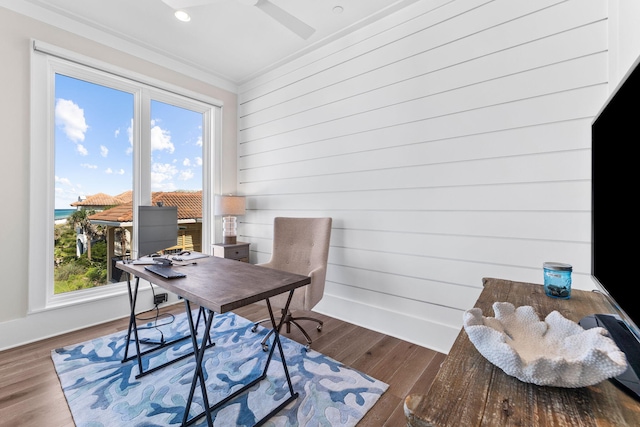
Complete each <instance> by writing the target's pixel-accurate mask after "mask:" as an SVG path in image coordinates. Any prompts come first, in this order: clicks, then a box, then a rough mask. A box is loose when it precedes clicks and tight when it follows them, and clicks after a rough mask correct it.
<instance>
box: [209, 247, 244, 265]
mask: <svg viewBox="0 0 640 427" xmlns="http://www.w3.org/2000/svg"><path fill="white" fill-rule="evenodd" d="M213 256H217V257H219V258H228V259H235V260H238V261H243V262H249V243H242V242H238V243H234V244H226V245H225V244H223V243H216V244H214V245H213Z"/></svg>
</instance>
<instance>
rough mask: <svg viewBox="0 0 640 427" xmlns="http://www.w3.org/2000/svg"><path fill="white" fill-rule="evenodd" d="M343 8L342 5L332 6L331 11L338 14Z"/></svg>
mask: <svg viewBox="0 0 640 427" xmlns="http://www.w3.org/2000/svg"><path fill="white" fill-rule="evenodd" d="M343 10H344V8H343V7H342V6H336V7H334V8H333V13H335V14H336V15H339V14H341V13H342V11H343Z"/></svg>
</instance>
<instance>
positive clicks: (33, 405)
mask: <svg viewBox="0 0 640 427" xmlns="http://www.w3.org/2000/svg"><path fill="white" fill-rule="evenodd" d="M162 312H170V313H174V314H179V313H182V312H184V305H183V304H182V303H178V304H174V305H171V306H168V307H165V308H163V309H162ZM236 314H238V315H240V316H242V317H245V318H246V319H249V320H251V321H257V320H260V319H263V318H265V317H267V309H266V307H265V306H263V305H259V304H253V305H250V306H247V307H243V308H241V309H239V310H237V311H236ZM294 314H299V315H308V316H310V317H316V318H319V319H320V320H322V321H323V322H324V326H323V329H322V331H321V332H318V331H317V330H316V329H315V325H314V324H312V323H311V322H307V321H302V322H301V324H302V325H303V327H305V329H306V330H307V332H308V333H309V335H311V338H312V339H313V344H312V348H313V349H314V350H316V351H319V352H320V353H323V354H325V355H327V356H329V357H332V358H333V359H335V360H338V361H340V362H342V363H344V364H345V365H348V366H351V367H353V368H355V369H358V370H360V371H361V372H364V373H366V374H368V375H371V376H372V377H374V378H377V379H379V380H381V381H384V382H385V383H387V384H389V389H388V390H387V391H386V392H385V393H384V394H383V395H382V397H381V398H380V400H379V401H378V402H377V403H376V404H375V405H374V407H373V408H372V409H371V410H370V411H369V412H368V413H367V415H366V416H365V417H364V418H363V419H362V420H361V421H360V423H359V424H358V426H371V427H398V426H404V425H406V420H405V417H404V410H403V402H404V397H405V396H406V395H407V394H409V393H416V392H420V393H426V392H427V390H428V389H429V387H430V385H431V383H432V381H433V378H434V377H435V375H436V374H437V372H438V369H439V368H440V364H441V363H442V362H443V360H444V358H445V355H444V354H442V353H438V352H436V351H433V350H430V349H427V348H424V347H420V346H418V345H415V344H411V343H408V342H406V341H402V340H400V339H397V338H394V337H391V336H388V335H384V334H381V333H378V332H374V331H371V330H368V329H365V328H361V327H359V326H356V325H353V324H350V323H347V322H343V321H341V320H338V319H334V318H331V317H327V316H324V315H321V314H317V313H294ZM127 323H128V319H124V318H123V319H120V320H116V321H112V322H108V323H105V324H102V325H97V326H93V327H89V328H86V329H82V330H79V331H75V332H70V333H67V334H64V335H60V336H57V337H53V338H49V339H46V340H42V341H38V342H36V343H32V344H28V345H25V346H21V347H17V348H13V349H9V350H5V351H3V352H0V426H3V427H4V426H6V427H9V426H11V427H17V426H29V427H31V426H33V427H35V426H51V427H73V426H74V423H73V418H72V417H71V413H70V412H69V408H68V406H67V402H66V400H65V397H64V394H63V393H62V389H61V388H60V382H59V381H58V376H57V374H56V372H55V369H54V367H53V362H52V361H51V350H53V349H55V348H59V347H63V346H65V345H69V344H75V343H79V342H83V341H86V340H88V339H91V338H95V337H99V336H102V335H107V334H111V333H114V332H117V331H121V330H126V328H127ZM283 335H286V336H288V337H289V338H292V339H294V340H296V341H298V342H300V343H304V342H305V341H304V337H303V336H302V334H301V333H300V332H299V331H298V330H297V329H296V328H295V327H292V328H291V333H289V334H287V333H283Z"/></svg>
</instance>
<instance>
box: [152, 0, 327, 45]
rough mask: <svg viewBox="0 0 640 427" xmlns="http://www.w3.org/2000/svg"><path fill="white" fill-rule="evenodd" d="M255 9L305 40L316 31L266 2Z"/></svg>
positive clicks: (259, 2) (258, 4) (261, 0)
mask: <svg viewBox="0 0 640 427" xmlns="http://www.w3.org/2000/svg"><path fill="white" fill-rule="evenodd" d="M163 1H165V0H163ZM256 7H257V8H259V9H260V10H262V11H263V12H264V13H266V14H267V15H269V16H271V17H272V18H273V19H275V20H276V21H278V22H279V23H281V24H282V25H284V26H285V27H287V28H288V29H289V30H291V31H293V32H294V33H296V34H297V35H298V36H300V37H302V38H303V39H305V40H306V39H308V38H309V37H311V35H312V34H313V33H314V32H315V31H316V30H315V29H314V28H312V27H310V26H309V25H307V24H305V23H304V22H302V21H301V20H299V19H298V18H296V17H295V16H293V15H292V14H290V13H289V12H287V11H286V10H284V9H281V8H280V7H278V6H276V5H275V4H273V3H271V2H270V1H268V0H258V1H257V3H256Z"/></svg>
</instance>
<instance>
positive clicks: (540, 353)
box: [463, 302, 627, 388]
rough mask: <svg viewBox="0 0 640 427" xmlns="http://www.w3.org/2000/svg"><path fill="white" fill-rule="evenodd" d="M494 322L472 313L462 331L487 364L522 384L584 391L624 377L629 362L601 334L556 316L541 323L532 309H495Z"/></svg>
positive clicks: (476, 310)
mask: <svg viewBox="0 0 640 427" xmlns="http://www.w3.org/2000/svg"><path fill="white" fill-rule="evenodd" d="M493 311H494V313H495V317H484V316H483V315H482V310H481V309H479V308H472V309H471V310H467V311H466V312H465V313H464V316H463V321H464V329H465V331H466V332H467V335H468V336H469V339H470V340H471V342H472V343H473V344H474V345H475V347H476V348H477V349H478V351H479V352H480V354H482V355H483V356H484V357H485V358H486V359H487V360H488V361H489V362H491V363H493V364H494V365H496V366H497V367H499V368H500V369H502V370H503V371H504V372H505V373H506V374H507V375H510V376H513V377H516V378H518V379H519V380H520V381H523V382H527V383H533V384H537V385H543V386H554V387H567V388H576V387H586V386H589V385H593V384H597V383H599V382H601V381H604V380H605V379H608V378H612V377H615V376H617V375H620V374H622V373H623V372H624V371H625V370H626V369H627V359H626V357H625V355H624V353H623V352H622V351H620V349H619V348H618V346H616V344H615V343H614V342H613V340H612V339H611V338H609V337H608V336H607V331H606V329H604V328H601V327H596V328H592V329H587V330H585V329H583V328H582V327H581V326H580V325H578V324H577V323H575V322H573V321H571V320H568V319H566V318H565V317H563V316H562V315H561V314H560V313H558V312H557V311H553V312H551V313H549V315H548V316H547V317H546V318H545V320H544V322H543V321H541V320H540V318H539V317H538V315H537V314H536V312H535V311H534V309H533V307H531V306H520V307H518V308H515V307H514V305H513V304H511V303H508V302H495V303H494V304H493Z"/></svg>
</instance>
